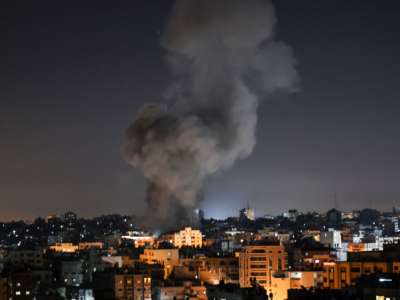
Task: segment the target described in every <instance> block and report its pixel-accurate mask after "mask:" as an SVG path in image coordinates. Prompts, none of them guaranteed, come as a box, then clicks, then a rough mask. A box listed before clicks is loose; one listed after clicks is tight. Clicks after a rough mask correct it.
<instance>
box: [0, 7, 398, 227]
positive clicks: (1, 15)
mask: <svg viewBox="0 0 400 300" xmlns="http://www.w3.org/2000/svg"><path fill="white" fill-rule="evenodd" d="M398 2H399V1H395V0H393V1H392V0H385V1H381V0H375V1H372V0H371V1H369V0H325V1H317V0H301V1H293V0H279V1H275V3H276V9H277V16H278V25H277V26H278V30H277V35H278V39H280V40H283V41H285V42H286V43H287V44H289V45H291V47H292V48H293V50H294V53H295V55H296V57H297V60H298V63H299V64H298V71H299V74H300V77H301V89H300V90H299V92H297V93H296V94H290V95H274V96H272V97H270V99H269V101H268V102H265V101H264V102H263V103H262V105H261V107H260V109H259V124H258V129H257V136H258V142H257V146H256V148H255V151H254V153H253V155H252V156H251V157H250V158H248V159H245V160H242V161H239V162H238V163H237V164H236V165H235V166H234V167H233V168H232V169H230V170H228V171H225V172H222V173H220V174H218V175H216V176H214V177H212V178H209V179H208V181H207V188H206V191H205V200H204V202H203V203H202V207H203V208H204V210H205V212H206V216H213V217H224V216H227V215H236V214H237V211H238V209H239V208H241V207H243V206H244V205H246V203H247V202H248V201H249V202H250V204H251V206H252V207H254V208H255V209H256V213H257V215H259V216H261V215H263V214H267V213H268V214H277V213H280V212H282V211H284V210H287V209H289V208H298V209H299V210H302V211H307V210H317V211H325V210H327V209H329V208H331V207H334V206H336V207H337V208H339V209H342V210H346V209H359V208H362V207H373V208H376V209H382V210H388V209H391V207H392V206H400V182H399V178H400V159H399V153H400V118H399V114H400V103H399V100H400V18H399V15H400V4H399V3H398ZM171 5H172V1H169V0H168V1H167V0H135V1H1V4H0V22H1V26H0V28H1V29H0V30H1V47H0V207H1V209H0V219H1V220H9V219H24V218H33V217H35V216H39V215H40V216H45V215H47V214H52V213H62V212H64V211H66V210H73V211H76V212H77V213H78V214H79V215H83V216H95V215H99V214H106V213H125V214H138V215H139V214H141V213H142V212H143V210H144V206H145V204H144V200H143V198H144V188H145V184H144V180H143V177H142V174H141V173H140V172H139V171H138V170H135V169H132V168H131V167H130V166H128V164H127V163H126V162H125V161H124V160H123V158H122V155H121V150H120V148H121V144H122V142H123V139H124V131H125V129H126V127H127V126H128V125H129V123H130V122H131V121H132V120H133V119H134V117H135V115H136V112H137V110H138V109H139V108H140V107H141V105H142V104H143V103H144V102H148V101H155V102H157V101H161V99H162V97H161V95H162V94H163V92H164V91H165V89H166V87H167V86H168V84H169V83H170V80H171V75H170V73H169V71H168V69H167V67H166V65H165V63H164V55H165V52H164V50H163V49H162V48H161V46H160V37H161V34H162V30H163V27H164V21H165V17H166V16H167V15H168V13H169V11H170V9H171ZM335 194H336V199H337V200H336V201H334V198H335V197H334V195H335Z"/></svg>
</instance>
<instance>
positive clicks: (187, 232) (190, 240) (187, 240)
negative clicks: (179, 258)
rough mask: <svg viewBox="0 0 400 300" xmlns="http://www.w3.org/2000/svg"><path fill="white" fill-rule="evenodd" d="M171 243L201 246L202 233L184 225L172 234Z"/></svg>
mask: <svg viewBox="0 0 400 300" xmlns="http://www.w3.org/2000/svg"><path fill="white" fill-rule="evenodd" d="M172 243H173V244H174V246H175V247H178V248H181V247H196V248H201V247H202V246H203V235H202V233H201V231H200V230H195V229H192V228H191V227H186V228H185V229H183V230H181V231H179V232H176V233H175V234H174V235H173V240H172Z"/></svg>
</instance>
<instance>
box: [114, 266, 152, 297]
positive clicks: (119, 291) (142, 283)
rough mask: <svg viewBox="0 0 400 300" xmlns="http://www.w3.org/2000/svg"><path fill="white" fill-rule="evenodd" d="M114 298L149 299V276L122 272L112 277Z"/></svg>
mask: <svg viewBox="0 0 400 300" xmlns="http://www.w3.org/2000/svg"><path fill="white" fill-rule="evenodd" d="M114 284H115V287H114V291H115V299H116V300H128V299H132V300H151V277H150V276H146V275H142V274H133V273H123V274H116V275H115V277H114Z"/></svg>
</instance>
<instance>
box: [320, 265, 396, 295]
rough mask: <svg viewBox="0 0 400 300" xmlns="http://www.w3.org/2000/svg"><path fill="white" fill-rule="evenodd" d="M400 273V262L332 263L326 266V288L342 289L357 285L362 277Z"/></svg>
mask: <svg viewBox="0 0 400 300" xmlns="http://www.w3.org/2000/svg"><path fill="white" fill-rule="evenodd" d="M378 272H379V273H392V272H393V273H400V262H393V263H391V262H374V261H371V262H330V263H325V264H324V273H323V280H324V288H331V289H340V288H343V287H346V286H351V285H353V284H355V282H356V280H357V279H358V278H359V277H361V276H362V275H370V274H373V273H378Z"/></svg>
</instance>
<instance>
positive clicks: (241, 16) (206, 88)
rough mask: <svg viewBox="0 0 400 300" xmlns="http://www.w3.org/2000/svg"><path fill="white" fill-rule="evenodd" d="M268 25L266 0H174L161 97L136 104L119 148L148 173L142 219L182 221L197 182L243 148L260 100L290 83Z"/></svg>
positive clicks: (270, 15)
mask: <svg viewBox="0 0 400 300" xmlns="http://www.w3.org/2000/svg"><path fill="white" fill-rule="evenodd" d="M275 23H276V17H275V13H274V8H273V6H272V3H271V2H270V1H269V0H246V1H244V0H218V1H214V0H177V1H176V2H175V5H174V7H173V10H172V14H171V16H170V18H169V19H168V21H167V24H166V29H165V32H164V34H163V38H162V46H163V47H164V48H165V49H166V50H167V52H168V55H167V57H166V58H167V63H168V65H169V66H170V68H171V71H172V73H173V75H174V81H173V84H172V85H171V86H170V88H169V89H168V90H167V91H166V92H165V95H164V98H165V99H164V100H166V101H165V102H166V103H167V104H164V105H157V104H149V105H145V106H144V107H143V108H142V109H141V111H140V112H139V113H138V115H137V117H136V120H135V121H134V122H133V124H132V125H131V126H130V127H129V128H128V129H127V133H126V135H127V142H126V144H125V146H124V154H125V157H126V159H127V161H128V162H129V163H130V164H131V165H132V166H134V167H137V168H140V169H141V170H142V171H143V174H144V176H145V178H146V179H147V181H148V188H147V199H146V200H147V204H148V211H147V220H148V223H147V224H148V225H150V226H153V227H160V228H164V229H171V228H174V227H179V226H182V225H184V224H187V223H189V222H190V221H191V214H192V211H193V208H194V207H195V206H196V205H197V204H198V202H199V201H200V200H201V194H202V189H203V184H204V180H205V179H206V178H207V177H208V176H209V175H211V174H214V173H216V172H219V171H221V170H224V169H227V168H229V167H231V166H232V165H233V164H234V163H235V161H236V160H238V159H241V158H245V157H247V156H249V155H250V154H251V153H252V151H253V148H254V146H255V144H256V124H257V106H258V102H259V99H264V98H266V96H267V95H268V94H270V93H271V92H274V91H275V90H289V91H291V90H294V89H295V87H296V82H297V73H296V70H295V59H294V57H293V55H292V51H291V49H290V48H289V47H288V46H286V45H285V44H284V43H282V42H277V41H275V40H274V26H275Z"/></svg>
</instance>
